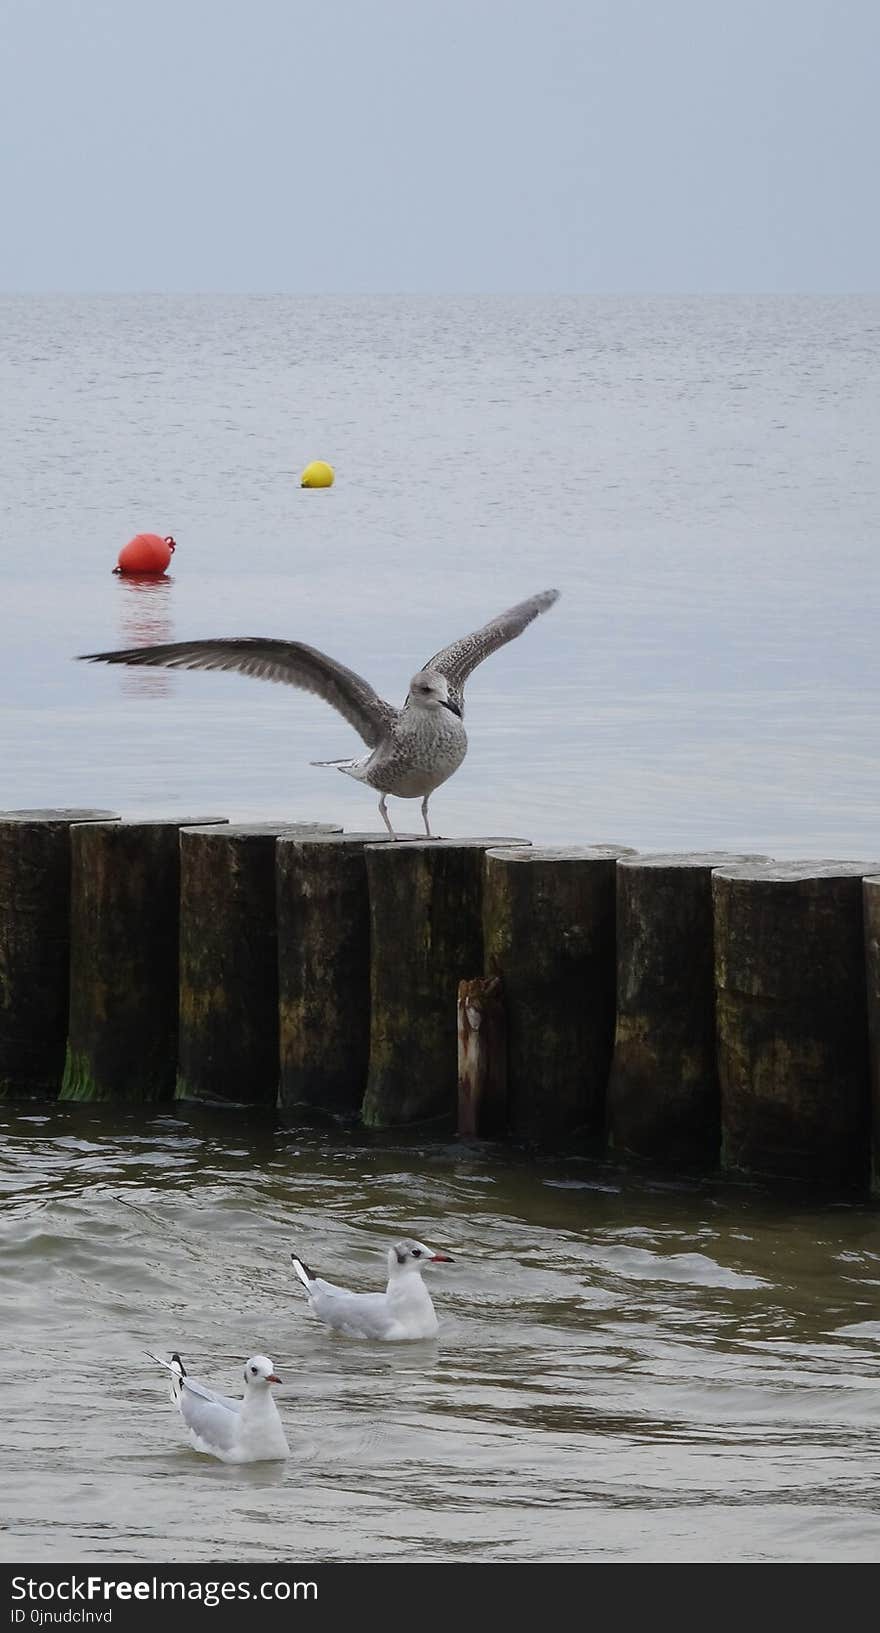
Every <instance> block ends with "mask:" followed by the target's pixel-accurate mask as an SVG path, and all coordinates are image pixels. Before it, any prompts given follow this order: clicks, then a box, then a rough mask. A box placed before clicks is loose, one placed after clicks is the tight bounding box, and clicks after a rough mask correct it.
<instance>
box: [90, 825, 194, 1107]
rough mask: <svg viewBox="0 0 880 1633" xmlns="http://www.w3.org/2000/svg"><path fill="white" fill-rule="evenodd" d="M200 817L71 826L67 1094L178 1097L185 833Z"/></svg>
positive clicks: (106, 1097) (98, 1097)
mask: <svg viewBox="0 0 880 1633" xmlns="http://www.w3.org/2000/svg"><path fill="white" fill-rule="evenodd" d="M203 820H204V821H205V822H210V823H217V822H218V818H217V817H205V818H204V819H203ZM197 821H198V818H196V817H181V818H180V819H179V820H178V821H175V820H173V819H167V820H162V821H145V822H89V823H83V824H77V825H76V826H74V827H73V828H71V830H70V858H71V890H70V1023H69V1028H68V1039H67V1058H66V1061H65V1066H64V1081H63V1083H62V1088H61V1099H62V1100H135V1101H140V1100H170V1099H171V1098H172V1097H173V1095H174V1081H175V1076H176V1072H177V973H178V970H177V967H178V926H179V912H178V896H179V885H180V860H179V853H180V840H179V831H180V828H181V827H182V826H184V825H188V824H193V823H196V822H197Z"/></svg>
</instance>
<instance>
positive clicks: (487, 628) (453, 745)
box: [82, 590, 559, 839]
mask: <svg viewBox="0 0 880 1633" xmlns="http://www.w3.org/2000/svg"><path fill="white" fill-rule="evenodd" d="M558 599H559V591H558V590H543V591H542V592H541V594H540V595H533V596H530V598H529V599H528V600H527V601H520V602H518V603H517V605H516V606H515V607H510V608H509V610H508V611H507V612H502V613H500V614H499V616H498V617H497V618H493V619H492V620H491V622H490V623H488V624H484V625H483V628H482V629H478V630H475V631H474V633H473V634H472V635H465V636H463V637H462V638H461V640H458V641H453V642H452V644H451V645H450V646H445V647H443V649H442V651H440V652H437V653H436V654H435V656H434V657H433V658H431V659H429V661H428V662H427V663H426V664H425V666H424V668H423V669H420V670H419V672H418V674H417V675H414V676H413V678H412V680H411V681H410V687H409V693H408V695H407V699H406V702H405V703H404V705H403V708H402V709H396V708H394V706H393V705H392V704H390V703H385V702H384V701H383V699H382V698H381V697H379V696H378V694H377V693H376V692H374V690H373V688H372V686H370V684H369V682H368V681H365V680H363V679H362V678H361V676H360V675H356V674H355V673H354V671H353V670H351V669H347V668H346V667H345V665H344V664H341V663H338V662H337V661H336V659H335V658H328V657H327V656H326V654H325V653H323V652H318V651H317V650H316V649H315V648H314V647H313V646H304V645H303V643H302V642H301V641H280V640H272V639H264V638H263V637H262V636H259V635H252V636H244V637H242V638H240V639H228V640H217V641H174V642H170V643H168V644H166V645H163V646H140V647H131V648H128V649H127V650H124V651H121V652H86V653H83V655H82V656H83V658H84V660H85V661H86V662H88V663H124V664H132V665H151V666H153V667H155V668H160V669H233V670H237V671H238V672H239V673H240V674H242V675H253V676H254V677H255V678H256V679H258V680H273V681H280V682H283V683H284V684H285V685H287V686H298V687H300V688H301V689H302V690H303V691H306V692H314V693H316V694H317V696H318V697H322V698H323V699H324V701H325V702H326V703H330V704H332V706H333V708H334V709H337V710H338V711H339V713H340V714H341V715H343V716H344V718H345V719H346V720H347V721H348V722H349V724H350V725H352V726H354V729H355V731H356V732H358V733H359V735H360V736H361V737H362V738H363V740H364V742H365V743H366V744H367V747H368V749H369V751H370V752H369V753H368V754H364V755H361V757H360V758H359V759H351V760H316V761H315V762H313V763H314V764H316V765H332V766H335V767H336V769H337V770H338V771H343V772H344V773H345V775H346V776H348V777H355V778H356V779H357V781H358V782H365V783H368V784H369V786H370V787H371V788H375V789H376V790H377V791H378V793H379V796H380V797H379V810H380V812H381V813H382V820H383V822H384V823H385V826H386V828H387V829H388V832H389V834H390V835H391V837H392V839H396V837H397V835H396V834H395V832H394V829H393V828H392V826H391V822H390V820H389V816H388V807H387V805H386V796H387V795H388V794H394V795H395V796H396V797H397V798H399V799H421V802H422V817H423V818H424V823H425V832H426V833H427V835H428V838H429V839H430V838H431V837H432V836H431V828H430V824H429V822H428V800H429V799H430V797H431V795H432V794H433V792H434V789H435V788H439V787H440V784H441V783H444V782H446V780H447V779H448V778H449V777H451V776H452V774H453V772H455V771H457V770H458V768H459V766H460V765H461V762H462V760H463V759H464V757H465V754H466V753H467V736H466V733H465V729H464V721H463V715H464V684H465V681H466V680H467V678H468V675H470V674H471V672H472V671H473V670H474V669H476V667H477V664H479V663H482V661H483V659H484V658H488V657H489V655H490V653H492V652H497V650H498V648H499V647H500V646H505V645H506V643H507V642H508V641H512V640H513V639H514V638H515V637H516V636H517V635H521V634H522V632H523V630H524V629H525V628H526V627H527V625H528V624H530V623H531V622H532V620H533V619H534V618H537V616H538V614H539V613H541V612H546V611H547V609H548V607H552V606H553V603H554V601H557V600H558Z"/></svg>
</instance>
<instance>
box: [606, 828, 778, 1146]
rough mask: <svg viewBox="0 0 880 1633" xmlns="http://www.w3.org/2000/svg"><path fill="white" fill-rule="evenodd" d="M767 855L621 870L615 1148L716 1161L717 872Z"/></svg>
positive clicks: (656, 858)
mask: <svg viewBox="0 0 880 1633" xmlns="http://www.w3.org/2000/svg"><path fill="white" fill-rule="evenodd" d="M766 860H767V858H766V857H761V856H749V857H745V856H734V855H731V854H729V853H728V852H725V851H696V852H691V853H690V854H684V855H681V854H678V855H675V854H673V855H667V854H664V853H659V852H658V853H651V854H647V855H641V856H623V857H621V859H620V861H619V863H618V867H617V1027H616V1031H615V1036H614V1056H613V1059H612V1062H611V1075H610V1077H609V1080H608V1139H609V1144H610V1145H611V1146H612V1148H613V1149H614V1150H617V1151H629V1152H633V1153H635V1154H636V1155H637V1156H642V1157H654V1158H658V1159H662V1160H664V1161H667V1162H680V1161H684V1162H701V1163H713V1164H714V1163H717V1161H718V1157H719V1148H720V1143H721V1100H720V1094H719V1089H718V1065H717V1060H716V1043H715V977H714V962H713V928H712V870H713V868H717V867H721V866H724V865H733V864H735V863H737V862H751V863H756V862H765V861H766Z"/></svg>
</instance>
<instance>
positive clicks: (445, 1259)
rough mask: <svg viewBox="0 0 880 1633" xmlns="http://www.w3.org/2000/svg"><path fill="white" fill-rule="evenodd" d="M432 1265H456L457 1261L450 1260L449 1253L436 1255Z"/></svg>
mask: <svg viewBox="0 0 880 1633" xmlns="http://www.w3.org/2000/svg"><path fill="white" fill-rule="evenodd" d="M431 1263H432V1264H455V1260H454V1259H450V1257H449V1254H448V1253H435V1254H434V1256H433V1258H432V1260H431Z"/></svg>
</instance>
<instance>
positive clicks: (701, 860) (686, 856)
mask: <svg viewBox="0 0 880 1633" xmlns="http://www.w3.org/2000/svg"><path fill="white" fill-rule="evenodd" d="M740 863H744V864H749V865H751V866H755V865H757V864H763V863H772V857H769V856H764V855H761V854H753V853H752V852H751V851H636V852H635V853H634V854H633V855H632V856H621V858H620V865H621V867H622V868H634V869H635V868H681V869H686V868H694V869H705V870H708V871H713V870H714V869H716V868H726V867H736V866H738V865H739V864H740Z"/></svg>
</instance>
